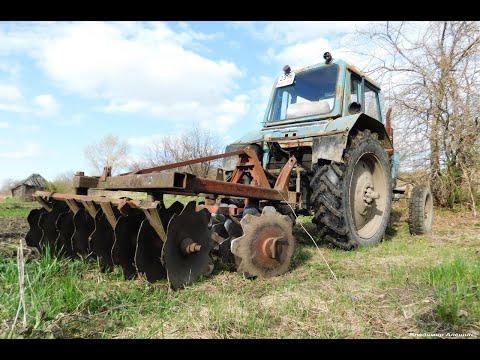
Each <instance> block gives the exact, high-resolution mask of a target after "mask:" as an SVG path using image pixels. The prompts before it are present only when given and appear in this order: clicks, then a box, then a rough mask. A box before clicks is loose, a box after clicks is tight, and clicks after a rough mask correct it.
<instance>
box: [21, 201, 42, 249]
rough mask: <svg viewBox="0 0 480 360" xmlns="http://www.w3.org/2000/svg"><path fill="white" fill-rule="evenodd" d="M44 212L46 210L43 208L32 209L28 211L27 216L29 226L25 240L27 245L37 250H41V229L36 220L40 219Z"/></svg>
mask: <svg viewBox="0 0 480 360" xmlns="http://www.w3.org/2000/svg"><path fill="white" fill-rule="evenodd" d="M46 212H47V210H45V209H44V208H41V209H33V210H32V211H30V213H29V214H28V217H27V221H28V225H29V226H30V228H29V229H28V232H27V235H25V242H26V243H27V245H28V246H31V247H35V248H37V249H38V251H40V250H41V246H40V240H41V239H42V229H41V228H40V226H39V225H38V222H39V220H40V216H41V215H42V214H44V213H46Z"/></svg>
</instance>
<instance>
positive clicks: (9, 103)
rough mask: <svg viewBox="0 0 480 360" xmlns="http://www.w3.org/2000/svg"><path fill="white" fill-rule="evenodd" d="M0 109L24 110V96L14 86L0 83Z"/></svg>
mask: <svg viewBox="0 0 480 360" xmlns="http://www.w3.org/2000/svg"><path fill="white" fill-rule="evenodd" d="M0 110H3V111H12V112H24V111H26V108H25V104H24V97H23V95H22V93H21V91H20V90H19V89H18V88H17V87H16V86H13V85H2V84H0Z"/></svg>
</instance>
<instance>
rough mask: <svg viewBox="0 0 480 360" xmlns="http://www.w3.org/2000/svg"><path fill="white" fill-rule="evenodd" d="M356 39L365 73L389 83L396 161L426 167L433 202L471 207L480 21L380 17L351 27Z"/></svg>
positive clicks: (476, 169) (478, 143)
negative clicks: (364, 44) (362, 27)
mask: <svg viewBox="0 0 480 360" xmlns="http://www.w3.org/2000/svg"><path fill="white" fill-rule="evenodd" d="M358 39H363V40H367V41H368V44H369V45H368V46H369V48H370V49H372V51H371V52H370V53H369V54H368V55H369V56H370V58H371V61H370V65H369V68H368V69H367V72H369V73H370V74H372V75H373V76H375V77H377V78H379V79H381V80H380V82H382V83H384V84H385V83H386V84H389V86H388V87H387V89H384V90H387V91H386V93H387V95H388V96H387V101H388V102H390V104H392V105H393V107H394V109H395V110H394V111H395V117H394V118H395V131H396V138H395V146H396V148H397V149H399V150H400V151H401V153H402V160H406V161H407V164H408V165H409V166H410V167H411V169H415V168H417V167H424V168H425V167H426V168H428V169H429V170H430V181H431V184H432V190H433V192H434V197H435V199H436V200H437V202H438V203H439V204H441V205H443V206H447V207H452V206H453V204H454V203H455V202H460V201H463V202H469V203H470V204H471V206H472V208H473V209H474V208H475V200H476V198H478V196H479V195H480V194H479V192H478V188H479V185H480V184H478V174H479V173H480V156H479V154H480V150H479V147H480V125H479V110H480V107H479V106H480V103H479V100H480V97H479V95H480V94H479V89H480V24H479V23H478V22H474V21H472V22H467V21H444V22H438V21H432V22H428V23H419V22H416V23H408V22H400V23H390V22H386V23H383V24H377V25H374V26H371V27H370V28H369V29H368V30H367V31H357V40H358ZM373 49H374V50H373ZM357 51H358V52H360V53H362V50H361V49H360V48H358V47H357ZM363 54H366V52H363Z"/></svg>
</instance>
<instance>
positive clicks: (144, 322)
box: [0, 204, 480, 338]
mask: <svg viewBox="0 0 480 360" xmlns="http://www.w3.org/2000/svg"><path fill="white" fill-rule="evenodd" d="M28 206H30V205H28ZM28 206H26V207H25V208H22V209H21V210H18V209H17V211H16V212H15V213H14V214H12V209H9V211H6V210H5V209H3V210H2V208H1V207H0V253H1V259H0V337H15V338H18V337H40V338H45V337H50V338H52V337H56V338H72V337H83V338H99V337H101V338H417V337H421V338H432V337H441V338H452V337H456V338H479V334H480V305H479V304H480V288H479V283H480V265H479V264H480V235H479V234H480V218H476V219H475V218H473V217H472V215H471V213H467V212H452V211H444V210H441V209H436V213H435V221H434V230H433V233H432V234H431V235H429V236H411V235H410V234H409V233H408V226H407V223H406V219H407V211H406V209H405V208H403V207H401V206H399V205H398V204H397V205H396V206H395V209H394V212H393V214H392V224H391V226H390V228H389V229H388V231H387V236H386V239H385V241H384V242H382V243H381V244H380V245H378V246H376V247H373V248H364V249H360V250H357V251H341V250H337V249H334V248H332V247H330V246H328V245H326V244H319V248H318V249H317V248H316V247H315V246H314V245H313V244H312V242H311V240H310V239H309V237H308V236H306V234H305V233H304V231H303V229H302V228H301V227H300V226H299V225H296V226H295V228H294V235H295V236H296V238H297V240H298V242H299V245H298V246H297V249H296V252H295V254H294V260H293V263H292V269H291V271H290V272H289V273H287V274H285V275H283V276H279V277H276V278H273V279H255V280H249V279H245V278H243V277H242V276H240V275H238V274H236V273H231V272H228V271H226V270H224V269H223V268H222V266H221V264H219V266H217V267H216V270H215V271H214V273H213V275H212V276H211V277H209V278H206V279H203V280H201V281H199V282H197V283H195V284H194V285H192V286H189V287H188V288H187V289H185V290H182V291H177V292H173V291H171V290H169V288H168V285H167V283H166V282H165V281H161V282H159V283H157V284H154V285H151V284H148V283H147V282H146V281H145V280H144V279H142V278H139V279H136V280H133V281H124V280H123V278H122V275H121V271H120V269H116V270H115V271H114V272H113V273H109V274H102V273H100V271H99V270H98V267H97V264H95V263H92V262H90V263H88V262H82V261H79V260H76V261H66V260H55V259H50V258H40V257H39V255H38V254H37V253H35V252H31V251H29V250H28V251H26V257H27V264H26V273H27V277H28V279H27V280H28V281H27V282H26V283H27V285H26V289H25V297H26V308H27V316H26V324H23V320H22V313H21V312H20V315H19V317H18V319H17V320H16V321H15V315H16V312H17V308H18V304H19V286H18V272H17V261H16V252H17V249H18V242H19V241H20V240H21V239H23V237H24V235H25V234H26V232H27V230H28V225H27V222H26V220H25V218H26V215H25V214H26V213H28V210H29V208H28ZM300 222H302V223H303V224H304V226H305V227H306V228H307V230H308V231H310V232H312V234H314V227H313V226H312V225H311V223H310V219H309V218H306V217H303V218H301V219H300ZM327 263H328V265H329V267H330V268H331V269H332V271H333V273H334V274H335V277H336V279H335V278H334V277H333V275H332V274H331V273H330V271H329V270H328V267H327ZM14 324H15V326H13V325H14ZM24 325H25V326H24Z"/></svg>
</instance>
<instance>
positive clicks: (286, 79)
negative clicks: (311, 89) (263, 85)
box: [276, 71, 295, 88]
mask: <svg viewBox="0 0 480 360" xmlns="http://www.w3.org/2000/svg"><path fill="white" fill-rule="evenodd" d="M294 80H295V73H294V72H293V71H291V72H290V73H288V74H283V75H282V76H280V78H279V79H278V81H277V86H276V87H277V88H279V87H284V86H288V85H292V84H293V81H294Z"/></svg>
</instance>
